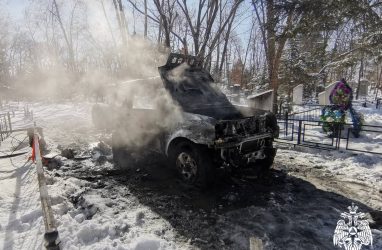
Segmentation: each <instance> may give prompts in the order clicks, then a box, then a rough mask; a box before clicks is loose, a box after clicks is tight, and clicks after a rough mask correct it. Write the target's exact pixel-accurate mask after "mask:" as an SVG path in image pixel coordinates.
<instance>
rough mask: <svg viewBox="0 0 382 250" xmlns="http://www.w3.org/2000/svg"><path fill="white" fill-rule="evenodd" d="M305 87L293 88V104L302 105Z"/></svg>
mask: <svg viewBox="0 0 382 250" xmlns="http://www.w3.org/2000/svg"><path fill="white" fill-rule="evenodd" d="M303 90H304V88H303V85H302V84H300V85H297V86H296V87H294V88H293V97H292V100H293V103H294V104H302V94H303Z"/></svg>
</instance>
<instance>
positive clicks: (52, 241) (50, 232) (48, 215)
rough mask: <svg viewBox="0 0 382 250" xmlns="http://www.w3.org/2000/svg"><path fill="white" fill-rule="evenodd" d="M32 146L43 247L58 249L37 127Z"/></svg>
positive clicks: (58, 241) (57, 237) (52, 249)
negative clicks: (41, 218)
mask: <svg viewBox="0 0 382 250" xmlns="http://www.w3.org/2000/svg"><path fill="white" fill-rule="evenodd" d="M33 146H34V150H35V161H36V170H37V178H38V184H39V189H40V200H41V207H42V212H43V219H44V224H45V234H44V239H45V247H46V249H48V250H59V249H60V246H59V244H60V239H59V236H58V231H57V228H56V224H55V221H54V217H53V212H52V207H51V206H52V205H51V201H50V197H49V194H48V188H47V186H46V181H45V176H44V169H43V167H42V159H41V154H40V143H39V135H38V133H37V129H36V128H35V129H34V136H33Z"/></svg>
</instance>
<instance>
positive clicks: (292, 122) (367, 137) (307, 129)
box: [276, 105, 382, 155]
mask: <svg viewBox="0 0 382 250" xmlns="http://www.w3.org/2000/svg"><path fill="white" fill-rule="evenodd" d="M323 107H324V106H321V105H309V106H304V107H303V106H301V108H300V107H298V108H297V111H296V112H290V111H289V110H286V109H285V110H283V111H284V113H283V114H282V113H279V114H278V124H279V127H280V136H279V138H278V139H277V140H276V141H277V142H279V143H288V144H292V145H298V146H304V147H311V148H319V149H324V150H339V149H342V150H347V151H354V152H364V153H372V154H379V155H382V126H378V125H368V124H363V125H362V126H361V130H360V133H359V136H355V135H354V134H356V133H353V129H354V128H353V124H350V123H335V122H333V123H329V122H325V125H326V126H327V127H331V128H332V131H331V132H329V133H327V132H325V131H324V129H323V125H324V122H323V121H321V120H320V116H321V112H322V109H323Z"/></svg>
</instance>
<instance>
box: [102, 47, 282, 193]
mask: <svg viewBox="0 0 382 250" xmlns="http://www.w3.org/2000/svg"><path fill="white" fill-rule="evenodd" d="M158 69H159V74H160V78H159V77H158V78H156V79H154V78H153V79H151V80H150V81H145V84H143V82H142V81H140V82H139V84H137V85H139V87H140V90H135V89H134V88H130V89H129V90H128V91H129V93H131V95H133V96H134V97H131V98H130V99H129V100H125V101H124V102H123V104H122V105H121V106H119V107H114V109H115V110H114V111H110V113H113V114H115V117H114V118H113V119H114V128H113V136H112V144H113V145H112V149H113V158H114V161H115V163H116V165H117V166H119V167H131V166H133V165H134V164H135V163H136V160H135V159H137V158H139V157H140V155H142V153H147V152H148V151H154V152H157V153H160V154H161V155H163V156H165V158H166V159H167V162H168V163H169V165H171V166H172V167H174V168H175V169H176V170H177V171H178V173H179V175H180V177H181V179H182V180H183V181H184V182H185V183H187V184H191V185H194V186H200V187H202V186H206V185H207V184H209V183H210V182H211V181H212V180H213V179H214V178H215V175H214V170H215V169H216V168H229V169H231V170H235V169H242V168H255V169H259V170H261V171H265V170H268V169H269V168H270V167H271V166H272V163H273V159H274V157H275V154H276V149H275V148H274V147H273V140H274V138H275V137H278V133H279V128H278V126H277V120H276V117H275V115H274V114H273V113H271V112H267V111H263V110H256V109H253V108H250V107H245V106H235V105H233V104H232V103H231V102H230V101H229V100H228V99H227V97H226V96H225V95H224V94H223V93H222V92H221V91H220V90H219V89H218V88H217V87H216V86H215V83H214V80H213V78H212V77H211V75H210V74H209V73H208V72H207V71H206V70H205V69H203V68H202V67H200V66H199V65H198V61H197V60H196V58H195V57H192V56H185V55H180V54H170V56H169V58H168V60H167V63H166V64H165V65H164V66H161V67H159V68H158ZM158 82H160V83H158ZM159 85H160V86H159ZM120 92H121V91H120ZM142 95H146V97H142V98H140V96H142ZM147 95H148V96H147ZM163 96H165V98H162V97H163ZM159 97H161V98H159ZM135 102H138V104H139V103H140V104H141V105H140V106H139V105H136V104H135ZM150 102H152V105H149V103H150ZM102 119H104V117H102V116H99V115H98V120H102Z"/></svg>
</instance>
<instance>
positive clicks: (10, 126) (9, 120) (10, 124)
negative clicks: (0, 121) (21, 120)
mask: <svg viewBox="0 0 382 250" xmlns="http://www.w3.org/2000/svg"><path fill="white" fill-rule="evenodd" d="M8 124H9V125H8V127H9V133H12V122H11V114H10V113H9V112H8Z"/></svg>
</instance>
